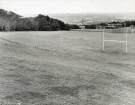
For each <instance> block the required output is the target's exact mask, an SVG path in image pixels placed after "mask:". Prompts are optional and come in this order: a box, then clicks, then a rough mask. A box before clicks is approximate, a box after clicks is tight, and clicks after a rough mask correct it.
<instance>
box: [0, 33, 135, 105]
mask: <svg viewBox="0 0 135 105" xmlns="http://www.w3.org/2000/svg"><path fill="white" fill-rule="evenodd" d="M120 36H122V37H123V34H122V33H118V34H116V33H115V34H114V33H113V34H112V33H107V34H106V37H107V38H113V39H114V38H116V39H120ZM122 39H123V40H124V38H122ZM105 45H106V46H105V52H103V51H102V50H101V49H102V33H101V32H76V31H69V32H65V31H57V32H1V33H0V102H1V103H2V104H3V105H4V104H6V105H7V104H12V105H17V103H21V105H135V34H129V35H128V53H127V54H125V50H124V48H125V46H124V45H121V44H115V43H111V42H109V43H106V44H105Z"/></svg>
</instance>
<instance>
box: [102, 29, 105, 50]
mask: <svg viewBox="0 0 135 105" xmlns="http://www.w3.org/2000/svg"><path fill="white" fill-rule="evenodd" d="M104 38H105V29H104V28H103V30H102V50H103V51H104V50H105V42H104Z"/></svg>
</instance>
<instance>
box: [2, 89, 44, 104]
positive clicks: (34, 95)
mask: <svg viewBox="0 0 135 105" xmlns="http://www.w3.org/2000/svg"><path fill="white" fill-rule="evenodd" d="M3 99H6V100H10V101H21V102H29V101H30V100H32V101H33V100H34V99H41V100H42V99H46V95H44V94H42V93H39V92H31V91H24V92H19V93H14V94H12V95H8V96H6V97H4V98H3Z"/></svg>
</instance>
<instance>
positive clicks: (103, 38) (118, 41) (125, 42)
mask: <svg viewBox="0 0 135 105" xmlns="http://www.w3.org/2000/svg"><path fill="white" fill-rule="evenodd" d="M105 42H114V43H122V44H123V43H124V44H125V52H126V53H127V52H128V51H127V50H128V49H127V44H128V40H127V28H126V33H125V40H113V39H112V40H111V39H105V28H104V29H103V32H102V43H103V44H102V50H103V51H105Z"/></svg>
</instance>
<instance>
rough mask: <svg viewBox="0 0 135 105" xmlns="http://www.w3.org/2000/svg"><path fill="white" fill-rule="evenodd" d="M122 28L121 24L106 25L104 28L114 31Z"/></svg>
mask: <svg viewBox="0 0 135 105" xmlns="http://www.w3.org/2000/svg"><path fill="white" fill-rule="evenodd" d="M120 27H122V24H121V23H113V24H112V23H109V24H107V26H106V27H105V28H107V29H115V28H120Z"/></svg>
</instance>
